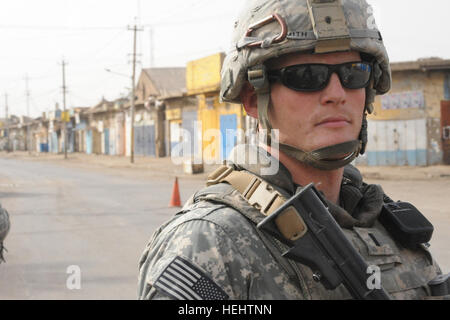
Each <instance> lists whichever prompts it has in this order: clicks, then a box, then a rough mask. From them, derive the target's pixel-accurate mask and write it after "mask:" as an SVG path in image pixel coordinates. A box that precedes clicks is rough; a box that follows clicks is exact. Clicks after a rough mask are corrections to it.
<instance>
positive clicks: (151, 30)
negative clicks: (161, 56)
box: [150, 26, 155, 68]
mask: <svg viewBox="0 0 450 320" xmlns="http://www.w3.org/2000/svg"><path fill="white" fill-rule="evenodd" d="M153 43H154V34H153V27H152V26H150V68H153V67H154V66H155V56H154V54H155V46H154V45H153Z"/></svg>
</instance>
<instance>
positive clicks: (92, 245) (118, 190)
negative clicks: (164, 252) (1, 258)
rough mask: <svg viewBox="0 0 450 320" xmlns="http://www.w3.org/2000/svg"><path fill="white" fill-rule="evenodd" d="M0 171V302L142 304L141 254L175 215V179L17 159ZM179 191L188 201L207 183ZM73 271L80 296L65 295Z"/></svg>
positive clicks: (4, 163) (0, 163)
mask: <svg viewBox="0 0 450 320" xmlns="http://www.w3.org/2000/svg"><path fill="white" fill-rule="evenodd" d="M0 166H1V168H2V169H1V171H0V202H1V203H2V206H3V207H5V208H6V209H7V210H8V212H9V213H10V219H11V230H10V233H9V235H8V237H7V240H6V241H5V246H6V248H7V250H8V251H7V252H6V253H5V258H6V261H7V262H6V263H4V264H1V265H0V300H2V299H135V298H136V288H137V276H138V261H139V257H140V254H141V253H142V251H143V249H144V247H145V245H146V243H147V241H148V239H149V238H150V236H151V234H152V232H153V231H154V230H155V229H156V227H157V226H159V225H160V224H161V223H162V222H164V221H165V220H167V219H168V218H169V217H170V216H171V215H173V214H174V213H175V212H176V210H177V209H176V208H168V203H169V201H170V196H171V192H172V187H173V181H172V179H162V178H161V177H156V178H146V179H139V177H137V176H136V175H130V176H129V177H122V176H114V175H111V174H105V173H104V172H98V173H97V172H95V171H88V170H87V169H79V168H70V169H68V168H64V167H58V166H54V165H50V164H47V163H40V162H28V161H21V160H11V159H8V160H5V159H0ZM180 184H181V185H182V186H183V188H182V190H180V192H181V198H182V199H184V200H185V199H187V197H188V195H189V194H190V193H192V192H193V191H194V189H196V188H197V187H198V186H200V185H201V184H202V183H201V182H200V181H198V180H194V181H184V180H182V181H180ZM72 265H75V266H79V268H80V270H81V289H80V290H76V289H75V290H69V289H67V287H66V281H67V279H68V277H69V275H70V274H68V273H66V272H67V268H68V267H69V266H72Z"/></svg>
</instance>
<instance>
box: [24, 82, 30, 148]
mask: <svg viewBox="0 0 450 320" xmlns="http://www.w3.org/2000/svg"><path fill="white" fill-rule="evenodd" d="M28 81H29V78H28V74H26V75H25V95H26V97H27V118H28V119H30V88H29V82H28ZM28 119H27V120H28ZM27 150H28V153H29V154H31V143H30V123H27Z"/></svg>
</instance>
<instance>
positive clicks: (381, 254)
mask: <svg viewBox="0 0 450 320" xmlns="http://www.w3.org/2000/svg"><path fill="white" fill-rule="evenodd" d="M256 152H259V153H260V156H261V155H262V153H261V152H260V150H257V151H256ZM272 160H273V158H272ZM275 161H276V160H275ZM236 168H237V169H239V170H247V171H248V172H251V173H253V174H256V175H260V170H259V169H260V167H259V166H258V165H253V166H252V165H239V166H237V165H236ZM261 178H263V179H264V180H265V181H267V182H269V183H270V184H271V185H272V186H274V187H275V188H276V189H277V190H278V191H279V192H281V193H282V194H283V195H284V196H285V197H286V198H288V197H290V196H292V194H293V193H294V191H295V189H296V186H295V185H294V183H293V182H292V178H291V175H290V173H289V172H288V170H287V169H286V168H285V167H284V166H283V165H282V164H281V163H280V168H279V172H278V173H277V174H276V175H272V176H262V177H261ZM370 187H371V186H370V185H367V184H365V183H363V182H362V177H361V175H360V173H359V171H358V170H357V169H356V168H354V167H352V166H351V165H348V166H347V167H346V168H345V172H344V180H343V184H342V187H341V199H340V200H341V205H342V206H343V207H344V208H341V210H342V209H345V210H346V212H349V213H351V214H352V216H353V217H361V216H364V213H367V212H368V211H370V208H369V207H370V201H371V198H373V197H371V196H369V197H366V195H367V193H370V192H369V191H368V190H370ZM368 204H369V205H368ZM368 208H369V209H368ZM378 213H379V212H378ZM378 213H375V214H374V216H375V219H372V220H373V221H372V222H371V223H370V224H371V225H370V227H352V228H346V229H345V228H344V229H343V230H344V233H345V234H346V236H347V237H348V239H349V240H350V241H351V243H352V244H353V245H354V246H355V248H356V249H357V250H358V251H359V253H360V254H361V255H362V256H363V257H364V259H365V260H366V262H367V263H368V264H369V265H377V266H379V267H380V269H381V284H382V285H383V286H384V288H385V289H386V290H387V291H388V292H389V293H390V294H391V295H392V296H393V298H396V299H421V298H423V297H425V296H427V295H429V289H428V287H427V286H426V284H427V283H428V281H430V280H431V279H433V278H434V277H435V276H436V275H438V274H440V270H439V267H438V265H437V264H436V262H435V261H434V260H433V259H432V257H431V255H430V253H429V251H428V250H427V248H426V247H425V246H423V247H420V248H419V249H418V250H416V251H412V250H409V249H406V248H404V247H402V246H401V245H400V244H398V243H397V242H395V241H394V240H393V239H392V237H391V236H390V235H389V234H388V233H387V232H386V230H385V229H384V227H383V226H382V225H381V224H380V223H379V222H378V221H376V216H377V214H378ZM264 217H265V216H264V215H263V214H261V213H260V211H258V210H257V209H255V208H254V207H252V206H251V205H250V204H249V203H248V202H247V201H246V200H245V199H244V198H243V197H242V195H241V194H240V193H239V192H238V191H236V190H235V189H233V187H232V186H230V185H229V184H226V183H220V184H217V185H213V186H210V187H207V188H205V189H203V190H200V191H198V192H197V193H195V194H194V195H193V196H192V197H191V199H190V200H189V201H188V202H187V203H186V205H185V206H184V207H183V209H182V211H180V212H179V213H178V214H176V215H175V217H173V218H172V219H171V220H170V221H169V222H167V223H166V224H164V225H163V226H162V227H160V228H159V229H158V230H157V231H156V232H155V234H154V235H153V237H152V239H151V241H150V243H149V244H148V246H147V248H146V249H145V251H144V253H143V255H142V258H141V261H140V264H139V267H140V277H139V292H138V295H139V298H140V299H170V298H177V297H174V296H173V295H171V294H170V293H168V292H169V291H168V290H167V288H163V287H158V286H156V287H155V285H154V284H155V283H157V282H158V280H159V279H160V277H161V275H163V274H164V273H166V272H167V267H168V265H169V264H170V263H172V262H173V261H174V259H176V258H177V257H179V258H181V259H183V260H184V261H187V263H189V265H190V266H191V267H192V268H196V270H197V271H198V273H201V274H202V276H203V277H206V278H208V279H209V280H211V281H212V282H214V283H215V284H216V285H217V287H218V288H219V289H217V290H218V291H221V290H222V291H221V293H222V294H223V298H225V299H226V298H229V299H242V300H244V299H271V300H272V299H273V300H275V299H351V296H350V294H349V293H348V291H347V290H346V289H345V288H344V287H343V286H342V285H341V286H339V287H338V288H337V289H335V290H332V291H331V290H326V289H325V288H324V287H323V286H322V284H320V283H317V282H315V281H314V280H313V277H312V272H311V270H310V269H309V268H308V267H306V266H304V265H302V264H300V263H296V262H294V261H292V260H288V259H285V258H283V257H282V256H281V253H282V252H284V251H285V249H286V247H284V245H283V244H281V243H280V242H279V241H277V240H276V239H274V238H272V237H271V236H269V235H266V234H264V233H262V232H260V231H259V230H258V229H256V224H257V223H259V222H260V221H261V220H262V219H264ZM176 286H177V285H176V284H175V287H176ZM182 298H189V297H182Z"/></svg>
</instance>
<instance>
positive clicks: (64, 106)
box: [61, 59, 67, 159]
mask: <svg viewBox="0 0 450 320" xmlns="http://www.w3.org/2000/svg"><path fill="white" fill-rule="evenodd" d="M61 65H62V77H63V78H62V81H63V85H62V89H63V115H64V116H63V117H62V118H63V130H64V159H67V122H66V89H67V87H66V65H67V62H65V61H64V59H63V60H62V64H61Z"/></svg>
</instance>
